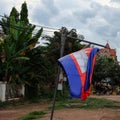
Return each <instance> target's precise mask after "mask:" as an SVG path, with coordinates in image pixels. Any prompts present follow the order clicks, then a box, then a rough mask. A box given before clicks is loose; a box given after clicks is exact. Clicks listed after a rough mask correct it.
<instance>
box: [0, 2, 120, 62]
mask: <svg viewBox="0 0 120 120" xmlns="http://www.w3.org/2000/svg"><path fill="white" fill-rule="evenodd" d="M24 1H25V0H0V15H4V14H7V15H9V13H10V11H11V9H12V7H16V9H17V10H18V11H19V10H20V8H21V4H22V3H23V2H24ZM26 3H27V7H28V12H29V19H30V22H31V23H33V24H37V25H44V26H49V27H53V28H58V29H60V28H61V27H62V26H64V27H67V28H68V29H72V28H75V29H76V30H77V31H78V33H79V34H82V35H84V37H85V39H86V40H89V41H92V42H96V43H99V44H103V45H105V44H106V43H107V42H108V43H109V44H110V47H111V48H113V49H116V52H117V56H118V60H119V61H120V42H119V41H120V0H26Z"/></svg>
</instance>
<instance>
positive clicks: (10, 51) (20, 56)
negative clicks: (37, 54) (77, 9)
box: [0, 16, 43, 82]
mask: <svg viewBox="0 0 120 120" xmlns="http://www.w3.org/2000/svg"><path fill="white" fill-rule="evenodd" d="M3 25H4V26H6V27H7V29H8V31H9V32H8V33H7V35H6V36H5V38H4V41H3V42H0V59H1V68H4V69H1V70H0V71H2V72H1V73H2V75H3V77H2V80H3V81H8V82H15V80H18V79H20V74H21V73H22V72H21V71H24V70H25V69H26V68H24V66H23V63H24V61H26V60H29V58H28V57H26V53H27V52H28V51H30V50H31V46H32V48H34V46H35V44H36V43H37V42H38V38H39V37H40V36H41V34H42V31H43V29H42V28H41V29H40V30H39V31H38V32H37V34H36V35H34V36H33V35H32V32H33V30H34V29H35V26H34V25H31V24H29V25H26V24H25V23H24V22H23V21H18V22H16V21H15V18H14V16H11V17H10V18H9V26H8V25H7V24H3ZM18 68H19V70H18Z"/></svg>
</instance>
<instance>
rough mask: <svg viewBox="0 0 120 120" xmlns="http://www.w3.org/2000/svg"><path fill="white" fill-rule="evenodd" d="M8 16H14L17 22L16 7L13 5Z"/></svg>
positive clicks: (17, 13)
mask: <svg viewBox="0 0 120 120" xmlns="http://www.w3.org/2000/svg"><path fill="white" fill-rule="evenodd" d="M10 16H14V17H15V21H16V22H18V20H19V12H18V11H17V9H16V8H15V7H13V8H12V10H11V12H10Z"/></svg>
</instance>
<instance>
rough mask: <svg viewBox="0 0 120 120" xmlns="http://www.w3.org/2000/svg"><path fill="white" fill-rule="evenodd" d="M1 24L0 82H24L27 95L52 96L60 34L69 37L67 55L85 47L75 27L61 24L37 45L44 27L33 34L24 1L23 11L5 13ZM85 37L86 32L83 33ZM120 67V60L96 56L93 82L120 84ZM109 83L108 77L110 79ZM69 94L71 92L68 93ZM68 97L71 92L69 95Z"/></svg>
mask: <svg viewBox="0 0 120 120" xmlns="http://www.w3.org/2000/svg"><path fill="white" fill-rule="evenodd" d="M0 24H1V26H2V28H3V31H4V33H5V36H4V37H3V39H2V40H1V41H0V81H7V82H10V83H17V84H18V85H19V84H21V83H24V84H25V87H26V91H25V93H26V97H27V98H29V99H30V98H31V99H33V98H37V97H41V96H42V97H47V98H48V97H49V98H51V97H53V88H54V87H55V83H56V79H57V67H58V63H57V60H58V59H59V58H60V54H61V53H60V51H61V46H62V43H61V35H62V32H63V33H64V35H65V36H68V37H66V40H65V46H64V54H63V55H66V54H69V53H71V52H74V51H77V50H80V49H82V48H83V47H85V45H82V44H81V43H80V41H79V40H73V39H72V38H70V37H75V38H76V37H79V35H78V33H77V31H76V30H75V29H71V30H68V29H67V28H65V27H62V28H61V29H60V31H55V32H54V35H53V36H47V35H46V36H44V37H43V38H42V39H43V40H44V46H37V47H35V45H36V44H37V42H38V39H39V38H40V36H41V34H42V31H43V29H42V28H41V29H40V30H39V31H38V32H37V34H36V35H34V34H33V31H34V30H35V25H32V24H30V23H29V19H28V10H27V4H26V3H25V2H24V3H23V4H22V6H21V11H20V13H19V12H18V11H17V9H16V8H15V7H13V8H12V10H11V12H10V15H9V16H5V17H4V18H3V19H2V20H1V21H0ZM80 37H81V38H82V39H84V37H83V35H80ZM119 76H120V67H119V65H118V63H117V62H115V61H113V60H112V59H111V58H107V57H100V56H98V57H97V61H96V64H95V69H94V74H93V85H94V87H96V83H103V82H105V83H107V84H109V85H111V86H113V85H114V86H116V85H120V77H119ZM108 79H109V81H107V82H106V80H108ZM66 94H68V92H67V93H66ZM67 96H68V95H67Z"/></svg>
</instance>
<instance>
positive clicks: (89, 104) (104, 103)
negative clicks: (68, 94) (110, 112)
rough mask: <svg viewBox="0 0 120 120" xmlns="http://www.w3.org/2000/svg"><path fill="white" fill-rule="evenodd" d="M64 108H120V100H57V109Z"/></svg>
mask: <svg viewBox="0 0 120 120" xmlns="http://www.w3.org/2000/svg"><path fill="white" fill-rule="evenodd" d="M64 108H82V109H98V108H111V109H117V108H119V109H120V102H116V101H112V100H106V99H103V98H88V99H87V100H86V101H81V100H79V99H71V100H63V101H57V102H56V107H55V109H64Z"/></svg>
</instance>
